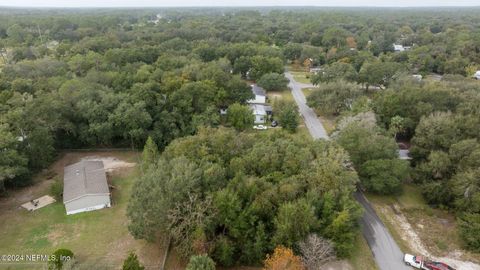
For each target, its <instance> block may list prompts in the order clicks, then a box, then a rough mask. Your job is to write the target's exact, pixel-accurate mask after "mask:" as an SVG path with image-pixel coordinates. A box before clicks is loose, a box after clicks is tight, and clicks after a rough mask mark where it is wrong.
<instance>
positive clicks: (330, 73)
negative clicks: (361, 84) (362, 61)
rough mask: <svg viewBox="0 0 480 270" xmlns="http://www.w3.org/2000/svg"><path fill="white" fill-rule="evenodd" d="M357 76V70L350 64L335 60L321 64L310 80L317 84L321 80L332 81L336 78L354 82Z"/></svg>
mask: <svg viewBox="0 0 480 270" xmlns="http://www.w3.org/2000/svg"><path fill="white" fill-rule="evenodd" d="M357 77H358V74H357V71H356V70H355V68H354V67H353V66H352V65H351V64H348V63H342V62H335V63H333V64H331V65H328V66H323V68H322V70H321V71H319V72H318V73H317V74H315V75H313V76H312V77H311V78H310V80H311V81H312V83H313V84H314V85H317V84H320V83H322V82H333V81H337V80H345V81H350V82H354V81H356V80H357Z"/></svg>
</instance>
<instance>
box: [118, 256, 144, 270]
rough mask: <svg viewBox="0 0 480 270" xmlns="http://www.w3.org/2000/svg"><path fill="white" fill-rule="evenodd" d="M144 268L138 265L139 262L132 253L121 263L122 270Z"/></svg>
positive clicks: (141, 269) (139, 269)
mask: <svg viewBox="0 0 480 270" xmlns="http://www.w3.org/2000/svg"><path fill="white" fill-rule="evenodd" d="M144 269H145V267H143V266H142V265H140V261H139V260H138V258H137V255H136V254H135V253H133V252H131V253H130V255H128V257H127V259H126V260H125V261H124V262H123V267H122V270H144Z"/></svg>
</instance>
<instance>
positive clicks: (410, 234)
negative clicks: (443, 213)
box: [381, 206, 480, 270]
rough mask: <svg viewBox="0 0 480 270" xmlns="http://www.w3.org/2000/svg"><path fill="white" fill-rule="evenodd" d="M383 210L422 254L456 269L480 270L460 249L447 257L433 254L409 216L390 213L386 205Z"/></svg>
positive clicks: (409, 242)
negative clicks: (463, 258)
mask: <svg viewBox="0 0 480 270" xmlns="http://www.w3.org/2000/svg"><path fill="white" fill-rule="evenodd" d="M394 208H395V209H399V207H398V206H394ZM381 211H382V212H384V214H385V216H386V217H387V218H388V219H389V221H390V222H391V223H392V224H398V227H399V228H400V230H401V233H400V235H401V237H402V239H403V240H404V241H405V242H406V243H407V244H408V245H409V247H410V248H411V249H412V250H413V251H415V252H416V253H417V254H421V255H423V256H426V257H428V258H431V259H432V260H436V261H441V262H444V263H446V264H448V265H450V266H452V267H454V268H456V269H461V270H480V265H479V264H476V263H473V262H470V261H463V260H462V259H461V257H462V256H463V253H462V252H461V251H459V250H456V251H454V252H451V253H449V254H448V256H445V257H436V256H433V255H432V254H431V253H430V252H429V251H428V250H427V248H426V247H425V245H424V244H423V242H422V240H421V239H420V237H419V235H418V234H417V232H416V231H415V230H414V228H413V227H412V225H411V224H410V223H409V222H408V220H407V218H406V217H405V216H404V215H403V214H402V213H401V212H398V213H393V214H389V213H386V212H387V211H388V209H385V208H384V207H382V208H381Z"/></svg>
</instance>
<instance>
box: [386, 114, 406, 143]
mask: <svg viewBox="0 0 480 270" xmlns="http://www.w3.org/2000/svg"><path fill="white" fill-rule="evenodd" d="M388 131H389V132H390V133H391V134H393V138H395V140H396V139H397V135H398V134H399V133H402V132H404V131H405V118H403V117H401V116H398V115H396V116H394V117H392V119H390V125H389V128H388Z"/></svg>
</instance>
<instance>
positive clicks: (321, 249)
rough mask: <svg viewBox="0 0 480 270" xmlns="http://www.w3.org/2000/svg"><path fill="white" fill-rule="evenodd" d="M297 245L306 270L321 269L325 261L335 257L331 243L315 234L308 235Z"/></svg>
mask: <svg viewBox="0 0 480 270" xmlns="http://www.w3.org/2000/svg"><path fill="white" fill-rule="evenodd" d="M298 246H299V248H300V253H301V254H302V261H303V263H304V265H305V266H306V268H307V269H308V270H316V269H321V268H322V266H323V265H324V264H325V263H327V262H329V261H332V260H335V258H336V256H335V249H334V248H333V243H332V242H331V241H329V240H327V239H324V238H322V237H320V236H318V235H317V234H310V235H308V237H307V238H306V239H305V240H303V241H302V242H300V243H299V244H298Z"/></svg>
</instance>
